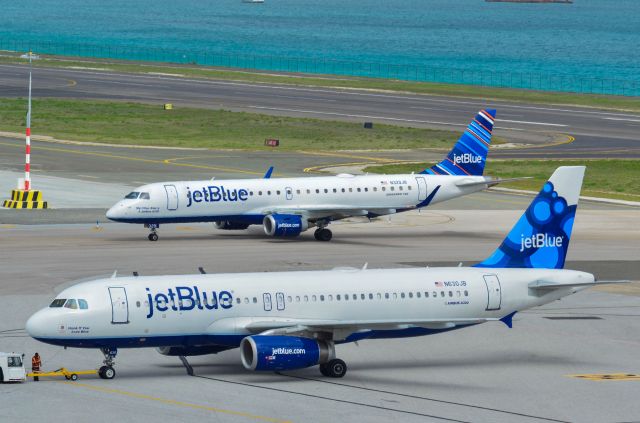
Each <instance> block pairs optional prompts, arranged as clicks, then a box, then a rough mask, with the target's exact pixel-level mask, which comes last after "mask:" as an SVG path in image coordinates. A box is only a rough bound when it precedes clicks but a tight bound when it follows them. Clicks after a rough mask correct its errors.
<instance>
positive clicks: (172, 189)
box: [164, 185, 178, 210]
mask: <svg viewBox="0 0 640 423" xmlns="http://www.w3.org/2000/svg"><path fill="white" fill-rule="evenodd" d="M164 190H165V191H166V193H167V210H178V190H177V189H176V186H175V185H165V186H164Z"/></svg>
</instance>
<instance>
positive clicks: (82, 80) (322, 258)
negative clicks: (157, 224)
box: [0, 66, 640, 423]
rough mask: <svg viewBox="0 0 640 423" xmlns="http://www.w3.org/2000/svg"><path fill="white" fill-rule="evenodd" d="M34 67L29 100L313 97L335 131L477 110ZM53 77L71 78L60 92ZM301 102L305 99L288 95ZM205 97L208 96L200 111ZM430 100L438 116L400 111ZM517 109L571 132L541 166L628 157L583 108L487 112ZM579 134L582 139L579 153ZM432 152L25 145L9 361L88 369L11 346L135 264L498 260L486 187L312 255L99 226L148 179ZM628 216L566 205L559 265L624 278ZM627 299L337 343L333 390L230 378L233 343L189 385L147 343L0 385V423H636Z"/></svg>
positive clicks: (164, 230)
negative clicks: (347, 125)
mask: <svg viewBox="0 0 640 423" xmlns="http://www.w3.org/2000/svg"><path fill="white" fill-rule="evenodd" d="M14 68H15V69H14ZM38 72H41V73H40V75H39V78H40V77H44V78H40V79H38V81H39V82H38V84H39V83H41V82H40V81H43V83H45V85H46V84H49V86H48V87H45V86H40V87H38V89H39V90H40V93H39V94H38V95H39V96H44V95H51V96H80V97H83V96H84V97H91V98H108V97H109V96H112V98H117V99H120V100H124V99H131V100H139V101H145V102H164V101H172V102H174V103H176V104H183V105H193V106H198V107H225V108H230V107H231V106H230V104H235V106H233V107H234V108H237V109H238V110H247V109H249V108H250V106H251V103H257V104H260V105H269V104H271V103H279V102H291V104H293V105H300V104H302V105H303V106H305V105H306V106H308V105H309V104H313V105H314V106H317V107H319V108H320V107H321V108H322V110H320V111H322V112H323V113H325V112H326V111H327V110H328V111H329V112H330V113H337V114H339V115H340V116H337V115H331V116H332V117H331V118H332V119H351V117H348V116H343V115H344V114H351V115H365V114H366V115H373V114H374V113H376V114H381V113H385V115H384V116H386V117H385V119H380V121H384V122H393V120H388V119H387V117H392V118H393V117H394V116H401V115H402V112H401V110H404V112H406V113H407V116H413V117H416V116H420V114H423V115H422V116H423V119H422V120H426V118H424V115H427V114H428V116H429V119H430V120H431V119H432V120H434V121H435V120H438V119H441V118H442V119H444V118H445V117H449V118H450V119H451V121H447V123H446V125H443V126H444V127H448V128H454V129H460V128H461V126H459V125H464V124H466V121H467V120H468V119H469V116H470V115H471V114H472V113H474V112H475V111H477V108H478V107H480V102H478V101H476V100H470V101H469V103H468V104H467V103H465V102H466V100H460V99H446V98H435V97H434V98H431V97H424V96H411V95H407V96H405V95H400V96H391V95H387V94H380V93H367V92H358V93H357V94H353V93H346V94H345V93H343V92H342V91H341V90H317V91H318V92H310V91H316V90H310V91H308V90H306V89H303V90H300V91H295V92H294V94H293V97H295V98H282V96H283V95H285V94H283V88H282V87H256V86H255V85H254V86H252V85H251V84H239V86H236V85H233V84H229V83H219V84H218V83H216V82H212V83H209V82H206V81H205V82H203V81H192V80H174V78H168V79H167V78H163V77H157V76H156V77H152V76H149V77H144V76H141V77H138V76H123V75H108V74H103V73H101V72H92V71H58V70H43V69H38ZM14 73H15V75H14ZM23 77H24V70H23V69H22V68H20V67H6V66H0V84H1V85H0V87H1V89H2V91H0V96H2V95H5V96H6V95H21V94H20V93H19V92H18V91H17V87H23V82H22V83H21V84H22V85H18V81H19V80H20V78H23ZM67 78H71V79H73V81H74V84H71V83H69V81H68V80H67ZM44 81H46V82H44ZM133 84H138V85H133ZM163 84H166V86H167V87H168V88H167V89H166V92H167V95H168V96H175V97H171V98H166V99H164V98H160V97H157V94H158V93H159V92H162V91H161V90H162V89H164V86H163ZM12 87H13V88H12ZM289 88H290V87H285V88H284V90H289ZM11 89H14V90H15V91H11ZM74 90H77V91H74ZM243 90H244V91H243ZM252 91H255V92H256V93H257V94H256V95H255V101H253V99H252V98H251V97H250V93H251V92H252ZM289 91H291V92H293V91H292V90H289ZM289 91H286V92H289ZM325 91H327V92H325ZM220 92H222V93H223V94H220ZM238 92H244V93H245V94H242V95H240V94H237V93H238ZM43 93H44V94H43ZM154 93H155V94H154ZM302 94H304V95H302ZM154 95H156V97H155V98H154V97H153V96H154ZM287 95H288V94H287ZM299 95H302V97H307V98H311V100H309V99H307V100H305V99H304V98H298V96H299ZM225 96H226V97H225ZM277 96H281V97H277ZM310 96H311V97H310ZM316 96H317V97H316ZM396 97H398V98H396ZM323 98H324V99H325V100H335V101H325V100H321V99H323ZM216 99H218V100H220V101H218V103H215V102H214V101H213V100H216ZM316 100H317V101H316ZM445 100H446V101H456V102H457V101H460V102H461V103H453V104H452V105H451V106H449V107H448V108H449V110H448V111H446V113H445V111H443V110H440V109H439V108H440V107H443V108H444V105H445V104H446V103H445V102H443V101H445ZM234 101H235V102H236V103H233V102H234ZM305 102H306V103H305ZM429 102H432V103H433V104H434V109H438V110H432V111H427V110H423V111H421V112H418V110H419V109H415V110H414V109H412V107H414V106H415V105H416V104H422V105H424V104H431V103H429ZM306 106H305V107H306ZM521 106H522V107H527V108H526V109H524V110H523V112H522V113H526V114H527V119H529V118H531V119H534V120H540V121H541V122H547V123H553V124H557V125H570V126H567V127H566V128H570V129H571V130H570V131H569V130H567V131H566V133H567V134H572V135H576V134H578V135H576V141H574V142H573V143H570V144H559V145H557V146H555V147H544V148H542V149H540V154H541V155H543V156H545V155H546V156H545V157H547V156H548V157H552V156H553V155H554V154H556V153H554V150H553V149H555V148H558V149H559V151H560V150H562V149H564V153H562V154H568V155H570V154H572V153H575V157H583V156H581V154H583V155H584V157H597V156H599V155H600V156H602V155H604V154H605V153H604V152H602V151H598V150H597V149H598V148H604V147H602V146H596V145H595V144H598V143H599V142H601V140H600V141H599V140H598V139H597V138H598V137H600V136H602V137H603V138H602V139H604V140H605V141H606V142H610V145H609V147H610V152H609V153H606V154H611V155H612V157H616V156H617V155H621V156H631V157H636V156H635V155H636V154H637V152H638V150H637V146H636V142H635V140H634V131H633V126H626V125H627V124H629V125H630V124H632V123H633V122H627V124H622V125H620V126H618V127H617V128H618V129H616V130H614V131H611V133H609V132H608V130H607V126H611V127H613V123H612V122H615V121H608V120H606V119H604V118H601V117H597V116H596V113H597V112H596V111H588V112H589V113H591V114H590V115H589V116H590V117H589V118H586V117H584V113H585V112H587V111H586V110H582V109H576V110H574V109H573V108H567V109H566V110H567V111H565V112H562V113H556V112H555V111H552V110H546V111H545V110H539V111H534V110H537V106H531V107H536V109H530V108H528V107H529V106H524V105H515V104H513V105H511V109H509V108H507V107H505V108H504V109H505V111H507V110H512V111H515V110H519V109H518V107H521ZM260 107H262V106H260ZM296 107H297V106H296ZM482 107H484V106H482ZM332 108H333V109H332ZM540 109H545V108H540ZM549 109H553V110H555V109H554V107H550V108H549ZM260 110H264V111H265V112H269V113H280V112H282V111H278V110H267V109H260ZM332 110H333V111H332ZM453 110H458V111H453ZM530 111H531V113H532V114H533V116H532V117H531V116H530V115H529V112H530ZM282 113H284V112H282ZM286 113H293V112H286ZM513 113H516V112H513ZM518 113H520V112H518ZM445 115H446V116H445ZM614 115H615V116H618V115H621V114H614ZM316 116H319V117H322V116H326V115H321V114H316ZM630 116H631V115H630ZM512 118H513V119H511V120H518V118H516V117H515V116H513V117H512ZM617 118H619V117H617ZM353 119H356V118H353ZM357 119H360V118H357ZM357 119H356V120H357ZM551 119H555V120H551ZM625 119H626V118H625ZM629 119H631V118H630V117H629ZM372 120H375V121H378V120H376V119H372ZM416 120H417V119H416ZM458 122H460V123H458ZM405 123H406V122H405ZM412 124H416V125H442V123H438V124H434V123H425V122H414V123H412ZM509 125H514V126H512V127H513V128H514V129H517V130H514V129H511V130H509V131H510V132H509V133H513V134H516V133H517V134H523V135H522V137H523V138H522V140H524V139H525V138H526V139H530V140H531V141H527V142H531V143H535V142H546V141H544V138H545V137H547V135H545V134H547V129H548V128H545V129H544V130H542V131H539V130H538V129H527V128H529V127H528V126H526V125H529V126H534V125H530V124H526V123H517V122H510V123H509ZM549 128H551V129H549V132H550V133H551V132H556V131H558V129H553V128H562V131H564V128H565V127H553V126H550V127H549ZM520 129H524V131H521V130H520ZM581 131H585V132H594V135H593V136H592V138H588V137H586V139H590V141H585V142H584V143H583V144H581V141H580V140H581V138H580V136H579V133H580V132H581ZM541 133H544V134H543V135H544V136H541ZM607 133H609V135H606V134H607ZM549 136H551V135H549ZM583 139H585V138H583ZM509 151H511V153H509V152H506V150H505V152H502V151H498V150H496V151H492V153H491V154H492V155H494V153H495V155H500V154H502V155H504V157H506V156H507V155H508V154H519V155H520V156H518V157H528V156H527V154H529V153H534V154H532V155H535V154H538V153H537V152H536V149H535V148H533V149H519V150H509ZM23 152H24V145H23V140H15V139H10V138H1V139H0V190H1V191H0V192H3V193H5V194H8V192H9V190H10V189H11V188H14V184H15V180H16V178H17V177H19V176H21V173H22V157H23ZM558 154H560V153H558ZM441 155H442V153H440V152H429V151H422V150H420V151H397V152H332V153H329V154H326V153H325V154H323V153H317V152H316V153H314V152H280V151H277V150H274V151H260V152H252V153H250V154H249V153H246V152H239V151H214V150H197V151H194V150H184V149H175V150H168V149H152V148H144V149H139V148H128V147H113V146H99V145H94V146H88V145H75V144H58V143H48V142H38V141H35V142H33V158H34V160H33V163H34V164H33V180H34V184H36V186H37V187H39V188H40V189H42V190H43V192H44V194H45V197H47V198H46V199H47V200H48V201H50V202H51V204H52V205H53V206H54V207H55V208H54V209H51V210H42V211H17V210H0V245H1V247H2V250H1V251H2V254H0V269H2V270H0V281H1V284H0V350H2V351H17V352H24V353H25V354H26V359H27V361H28V359H29V358H30V356H31V355H32V354H33V353H34V352H35V351H38V352H39V353H40V355H41V356H42V357H43V367H44V369H46V370H53V369H57V368H60V367H63V366H64V367H68V368H71V369H75V370H83V369H93V368H96V367H97V366H99V365H100V364H101V361H102V355H101V354H99V352H97V351H94V350H77V349H67V350H64V349H62V348H57V347H53V346H48V345H45V344H41V343H38V342H36V341H34V340H32V339H31V338H30V337H28V335H27V334H26V333H25V331H24V324H25V321H26V319H27V318H28V317H29V316H30V315H31V314H32V313H33V312H35V311H36V310H38V309H39V308H42V307H45V306H47V305H48V304H49V303H50V301H51V300H52V298H54V297H55V295H56V293H58V292H60V291H61V290H62V289H64V288H65V287H67V286H70V285H71V284H73V283H76V282H78V281H81V280H87V279H90V278H95V277H98V276H109V275H111V274H113V272H114V270H117V271H118V274H120V275H130V274H132V272H134V271H136V272H139V273H140V274H141V275H158V274H188V273H196V272H197V268H198V267H200V266H202V267H204V268H205V269H206V270H207V271H208V272H209V273H214V272H215V273H218V272H238V271H256V272H262V271H280V270H311V269H319V270H320V269H326V270H329V269H331V268H333V267H336V266H353V267H362V266H363V265H364V264H365V263H368V267H369V268H382V267H406V266H437V265H449V266H456V265H458V264H459V263H460V262H462V263H463V264H464V265H471V264H473V263H475V262H477V261H479V260H482V259H483V258H485V257H487V256H488V255H489V254H491V252H492V251H493V250H494V249H495V248H496V247H497V245H498V244H499V243H500V242H501V240H502V239H503V237H504V234H506V233H507V231H508V230H509V229H510V228H511V226H512V225H513V224H514V222H515V221H516V219H517V218H518V217H519V216H520V214H521V213H522V211H523V210H524V208H525V207H526V206H527V204H528V203H529V202H530V200H531V197H530V196H527V195H516V194H506V193H502V192H496V191H487V192H482V193H477V194H474V195H470V196H467V197H463V198H460V199H457V200H454V201H450V202H446V203H442V204H439V205H436V206H434V207H430V208H428V209H426V210H424V211H422V212H421V213H418V212H410V213H405V214H400V215H396V216H392V217H391V218H389V219H387V218H383V219H378V220H374V221H373V222H365V221H362V220H358V219H351V220H346V221H340V222H335V223H334V224H332V230H333V232H334V239H333V240H332V241H331V242H329V243H319V242H316V241H315V240H313V236H312V234H311V233H304V234H303V235H302V236H301V237H300V238H297V239H273V238H268V237H266V236H265V235H264V233H263V232H262V229H261V228H258V227H255V228H250V229H249V230H247V231H239V232H227V231H216V230H214V229H213V227H212V226H211V225H207V224H180V225H167V226H164V225H163V226H162V227H161V228H160V232H159V233H160V240H159V241H158V242H155V243H151V242H149V241H147V239H146V234H147V231H146V230H145V229H144V228H142V227H141V226H137V225H136V226H134V225H125V224H115V223H107V222H106V219H105V217H104V212H105V210H106V208H107V207H108V206H110V205H111V204H113V203H114V202H115V201H116V200H118V199H120V198H121V197H122V196H123V195H124V194H126V193H127V192H128V190H130V189H131V188H132V187H133V186H136V185H140V184H143V183H147V182H155V181H159V180H172V179H173V180H177V179H191V178H197V179H201V178H209V177H214V176H215V177H217V178H232V177H233V178H236V177H237V178H241V177H260V176H261V175H262V174H264V172H265V171H266V169H267V168H268V167H269V166H271V165H273V166H275V169H276V170H275V172H276V176H298V175H303V174H308V173H305V169H307V170H308V169H309V168H314V167H315V168H317V167H324V166H347V167H348V166H349V165H350V164H353V163H362V162H367V163H369V162H370V163H382V162H385V161H388V160H416V157H419V160H423V157H424V160H430V159H436V158H439V157H441ZM560 155H561V154H560ZM562 157H566V156H562ZM571 157H573V156H571ZM25 212H26V213H25ZM639 217H640V211H639V209H638V208H634V207H629V206H622V205H615V204H602V203H593V202H588V201H582V202H581V203H580V206H579V208H578V212H577V216H576V223H575V226H574V235H573V237H572V240H571V247H570V249H569V255H568V263H567V267H568V268H572V269H577V270H585V271H589V272H593V273H594V274H595V275H596V276H597V277H598V278H599V279H630V280H634V281H638V280H639V279H640V276H638V275H640V248H638V245H640V230H638V228H637V223H638V219H639ZM328 277H330V274H329V276H328ZM301 283H303V282H302V281H301ZM639 295H640V282H634V283H632V284H629V285H625V286H611V287H607V288H606V289H605V288H598V289H590V290H586V291H582V292H579V293H577V294H575V295H573V296H570V297H567V298H566V299H563V300H562V301H559V302H555V303H553V304H548V305H546V306H544V307H541V308H537V309H533V310H530V311H527V312H523V313H520V314H518V315H516V318H515V320H514V328H513V329H508V328H507V327H506V326H504V325H502V324H501V323H497V322H491V323H486V324H483V325H478V326H475V327H472V328H467V329H464V330H460V331H453V332H448V333H445V334H441V335H436V336H428V337H420V338H410V339H399V340H385V341H363V342H360V343H359V344H358V345H355V344H348V345H343V346H339V347H338V350H337V352H338V356H339V357H340V358H342V359H344V360H345V361H346V362H347V364H348V366H349V372H348V373H347V376H346V377H345V378H344V379H341V380H327V379H325V378H322V377H320V376H319V374H318V371H317V368H310V369H303V370H299V371H292V372H284V373H281V374H274V373H267V374H258V373H251V372H248V371H246V370H244V368H243V367H242V365H241V363H240V359H239V353H238V351H237V350H231V351H227V352H224V353H221V354H218V355H214V356H202V357H190V358H188V363H189V364H190V365H191V366H192V368H193V370H194V372H195V375H194V376H189V375H187V372H186V369H185V366H184V364H183V363H182V362H181V361H180V360H179V359H178V358H177V357H166V356H162V355H160V354H158V353H157V352H156V351H155V350H153V349H151V350H147V349H140V350H120V351H119V354H118V357H117V359H116V371H117V373H118V375H117V376H116V379H114V380H111V381H105V380H101V379H98V378H97V376H95V377H94V376H86V377H81V379H80V380H79V381H77V382H67V381H64V380H62V381H51V380H49V381H41V382H38V383H34V382H28V383H25V384H11V385H0V395H1V396H2V398H3V404H5V403H6V404H10V406H6V407H4V408H3V413H2V415H3V416H5V417H0V420H2V419H7V420H8V421H19V420H25V419H30V420H31V419H38V420H40V419H47V420H50V421H58V420H68V419H69V418H70V416H73V418H75V419H79V420H85V419H88V418H91V419H98V420H101V419H102V420H106V419H113V418H117V420H118V421H122V422H129V421H130V422H139V421H140V420H152V419H153V420H162V421H164V420H175V421H188V420H203V421H220V422H251V421H258V422H289V421H291V422H327V421H366V422H385V423H386V422H388V421H390V420H398V421H402V422H405V421H406V422H414V421H415V422H424V421H427V422H443V421H444V422H446V421H453V422H592V421H598V422H629V421H637V420H638V416H640V403H638V401H637V398H638V396H639V395H640V361H639V360H638V354H637V351H638V349H639V347H640V336H639V335H638V334H639V333H640V306H639V305H638V304H639V303H638V296H639ZM599 375H608V376H599Z"/></svg>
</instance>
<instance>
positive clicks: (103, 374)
mask: <svg viewBox="0 0 640 423" xmlns="http://www.w3.org/2000/svg"><path fill="white" fill-rule="evenodd" d="M100 352H101V353H102V354H103V355H104V361H103V362H102V363H103V364H104V366H102V367H100V369H99V370H98V376H100V378H101V379H113V378H114V377H116V369H114V368H113V366H114V364H115V358H116V354H118V350H117V349H115V348H113V349H111V348H100Z"/></svg>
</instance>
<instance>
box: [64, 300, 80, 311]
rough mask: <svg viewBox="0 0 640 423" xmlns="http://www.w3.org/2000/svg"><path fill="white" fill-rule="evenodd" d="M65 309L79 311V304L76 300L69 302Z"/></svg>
mask: <svg viewBox="0 0 640 423" xmlns="http://www.w3.org/2000/svg"><path fill="white" fill-rule="evenodd" d="M64 308H71V309H73V310H77V308H78V302H77V301H76V300H74V299H71V300H67V302H66V303H65V305H64Z"/></svg>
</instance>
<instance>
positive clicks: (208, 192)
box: [187, 185, 249, 207]
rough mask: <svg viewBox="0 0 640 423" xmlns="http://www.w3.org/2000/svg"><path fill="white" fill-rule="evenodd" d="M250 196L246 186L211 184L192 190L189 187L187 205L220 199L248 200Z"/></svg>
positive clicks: (213, 201)
mask: <svg viewBox="0 0 640 423" xmlns="http://www.w3.org/2000/svg"><path fill="white" fill-rule="evenodd" d="M247 198H249V191H247V190H246V189H244V188H241V189H227V188H225V187H224V186H223V185H220V186H217V185H209V186H208V187H202V189H197V190H193V191H191V189H190V188H189V187H187V200H188V202H187V207H191V205H192V204H193V203H201V202H203V201H204V202H205V203H215V202H218V201H231V202H233V201H247Z"/></svg>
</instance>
